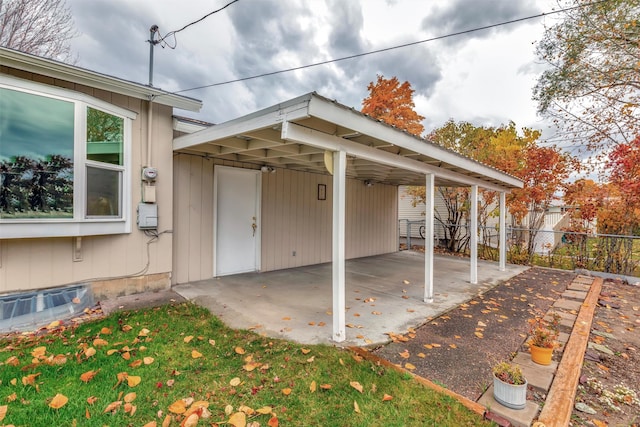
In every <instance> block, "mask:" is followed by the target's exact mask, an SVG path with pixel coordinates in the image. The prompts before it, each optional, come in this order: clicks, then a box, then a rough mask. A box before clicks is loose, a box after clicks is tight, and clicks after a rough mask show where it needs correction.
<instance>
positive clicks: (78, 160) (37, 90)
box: [0, 75, 137, 239]
mask: <svg viewBox="0 0 640 427" xmlns="http://www.w3.org/2000/svg"><path fill="white" fill-rule="evenodd" d="M0 87H2V88H4V89H10V90H16V91H20V92H25V93H30V94H33V95H37V96H44V97H49V98H53V99H59V100H61V101H67V102H71V103H73V104H74V141H73V154H74V155H73V218H46V219H44V218H20V219H1V218H0V239H15V238H38V237H39V238H43V237H75V236H92V235H105V234H124V233H131V227H132V211H131V209H132V208H131V206H132V202H131V197H132V188H131V176H132V174H131V152H132V127H133V126H132V123H133V120H135V119H136V117H137V113H135V112H133V111H130V110H127V109H124V108H122V107H118V106H115V105H112V104H109V103H108V102H105V101H102V100H99V99H96V98H94V97H92V96H89V95H86V94H83V93H79V92H75V91H72V90H69V89H63V88H59V87H55V86H49V85H44V84H41V83H37V82H33V81H30V80H23V79H18V78H13V77H9V76H6V75H0ZM87 107H91V108H94V109H97V110H100V111H104V112H106V113H109V114H112V115H114V116H117V117H121V118H123V119H124V147H123V156H124V161H123V165H122V167H123V170H122V192H121V195H120V197H121V198H122V201H121V203H122V206H121V216H120V217H89V218H87V216H86V198H87V177H86V167H87V166H95V165H96V162H92V161H90V160H87ZM99 167H101V168H110V166H109V165H105V164H100V165H99ZM116 169H118V170H119V168H116Z"/></svg>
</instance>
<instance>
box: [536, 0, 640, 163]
mask: <svg viewBox="0 0 640 427" xmlns="http://www.w3.org/2000/svg"><path fill="white" fill-rule="evenodd" d="M560 6H561V7H569V9H568V10H566V11H565V12H563V13H564V19H563V20H562V21H561V22H559V23H557V24H556V25H553V26H550V27H548V28H547V29H546V31H545V34H544V37H543V38H542V40H541V41H540V42H539V44H538V46H537V54H538V56H539V57H540V58H541V59H542V60H543V61H545V62H547V63H548V64H549V65H550V68H549V69H547V70H546V71H545V72H543V73H542V75H541V76H540V79H539V80H538V83H537V85H536V86H535V88H534V92H533V98H534V99H535V100H537V101H538V111H539V113H541V114H543V115H546V116H548V117H550V118H553V119H554V122H555V123H556V124H557V125H558V126H559V127H560V128H561V129H563V130H564V132H565V135H564V138H563V139H573V141H575V143H576V145H578V146H579V147H581V148H582V150H583V151H589V150H595V151H596V152H602V149H603V148H606V147H611V146H615V145H616V144H618V143H621V142H630V141H631V140H632V139H633V138H634V137H635V135H638V134H639V133H640V132H639V130H640V129H639V127H640V120H639V118H640V110H639V108H640V73H639V71H640V49H639V48H638V46H639V43H640V0H608V1H598V2H592V0H566V1H564V2H562V3H561V4H560Z"/></svg>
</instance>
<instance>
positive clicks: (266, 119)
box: [173, 101, 309, 151]
mask: <svg viewBox="0 0 640 427" xmlns="http://www.w3.org/2000/svg"><path fill="white" fill-rule="evenodd" d="M307 106H308V103H307V102H304V101H303V102H301V103H299V104H296V105H292V106H289V107H287V108H284V109H281V108H271V109H268V110H264V111H263V112H261V114H258V115H256V114H252V115H249V116H244V117H240V118H238V119H235V120H231V121H229V122H225V123H222V124H219V125H215V126H211V127H210V128H207V129H204V130H201V131H200V132H195V133H192V134H189V135H183V136H180V137H178V138H176V139H174V140H173V149H174V151H175V150H181V149H184V148H189V147H193V146H195V145H200V144H205V143H207V142H211V141H216V140H220V139H225V138H230V137H233V136H237V135H245V134H251V133H252V132H255V131H257V130H261V129H265V128H270V127H274V126H279V125H280V124H281V123H282V122H283V121H285V120H301V119H304V118H308V117H309V115H308V109H307ZM276 107H278V106H276Z"/></svg>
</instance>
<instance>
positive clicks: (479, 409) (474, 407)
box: [348, 347, 486, 417]
mask: <svg viewBox="0 0 640 427" xmlns="http://www.w3.org/2000/svg"><path fill="white" fill-rule="evenodd" d="M348 349H349V350H350V351H352V352H353V353H355V354H357V355H358V356H360V357H362V358H364V359H367V360H369V361H370V362H374V363H376V364H378V365H382V366H384V367H386V368H390V369H393V370H395V371H397V372H400V373H403V374H409V375H411V377H412V378H413V379H414V380H415V381H416V382H418V383H419V384H421V385H423V386H425V387H428V388H430V389H432V390H435V391H437V392H439V393H443V394H446V395H447V396H449V397H452V398H453V399H455V400H457V401H458V402H460V403H461V404H462V405H464V406H465V407H467V409H470V410H471V411H473V412H476V413H477V414H478V415H481V416H483V417H484V416H485V415H486V408H485V407H484V406H482V405H481V404H479V403H478V402H474V401H473V400H471V399H469V398H466V397H464V396H462V395H460V394H458V393H456V392H454V391H451V390H449V389H446V388H444V387H441V386H439V385H438V384H435V383H434V382H431V381H429V380H428V379H426V378H424V377H421V376H419V375H416V374H414V373H413V372H410V371H408V370H406V369H404V368H402V367H400V366H398V365H395V364H393V363H391V362H389V361H388V360H385V359H382V358H380V357H378V356H376V355H375V354H373V353H371V352H369V351H367V350H365V349H363V348H361V347H348Z"/></svg>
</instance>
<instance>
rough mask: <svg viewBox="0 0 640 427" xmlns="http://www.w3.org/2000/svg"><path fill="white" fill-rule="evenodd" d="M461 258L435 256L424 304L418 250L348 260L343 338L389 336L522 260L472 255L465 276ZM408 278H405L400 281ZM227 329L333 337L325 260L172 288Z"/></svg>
mask: <svg viewBox="0 0 640 427" xmlns="http://www.w3.org/2000/svg"><path fill="white" fill-rule="evenodd" d="M469 264H470V261H469V259H468V258H460V257H453V256H435V257H434V301H433V303H425V302H424V301H423V297H424V254H422V253H419V252H413V251H402V252H396V253H393V254H387V255H380V256H374V257H367V258H358V259H353V260H349V261H347V266H346V270H347V274H346V295H345V298H346V306H347V308H346V323H347V324H348V325H350V326H352V327H347V331H346V332H347V339H346V341H345V342H343V343H341V344H342V345H357V346H361V345H371V344H381V343H385V342H387V341H388V335H386V333H388V332H394V333H405V332H407V331H408V329H409V328H415V327H417V326H419V325H421V324H422V323H424V322H426V321H428V320H429V319H431V318H435V317H437V316H439V315H441V314H442V313H444V312H446V311H448V310H451V309H453V308H454V307H456V306H458V305H459V304H461V303H463V302H465V301H468V300H470V299H472V298H474V297H475V296H476V295H478V294H480V293H483V292H485V291H487V290H488V289H490V288H492V287H493V286H495V285H497V284H498V283H500V282H501V281H505V280H508V279H509V278H511V277H513V276H515V275H517V274H519V273H521V272H523V271H525V270H526V269H527V268H528V267H525V266H516V265H511V264H509V265H507V269H506V271H500V270H499V268H498V263H494V262H488V261H482V260H478V284H476V285H472V284H471V283H469V268H470V267H469ZM405 281H407V282H408V283H405ZM172 289H173V290H174V291H175V292H177V293H178V294H180V295H182V296H183V297H185V298H187V299H189V300H192V301H194V302H195V303H197V304H200V305H202V306H204V307H206V308H208V309H209V310H210V311H211V312H212V313H213V314H215V315H216V316H218V317H219V318H220V319H221V320H223V321H224V322H225V323H226V324H227V325H229V326H231V327H232V328H238V329H248V328H253V329H254V330H255V331H256V332H257V333H262V334H265V335H267V336H272V337H277V338H286V339H290V340H293V341H297V342H300V343H304V344H316V343H333V341H331V334H332V326H331V325H332V286H331V264H321V265H312V266H307V267H300V268H295V269H288V270H279V271H272V272H266V273H248V274H239V275H233V276H225V277H219V278H214V279H210V280H203V281H200V282H193V283H188V284H184V285H177V286H174V287H173V288H172Z"/></svg>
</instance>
